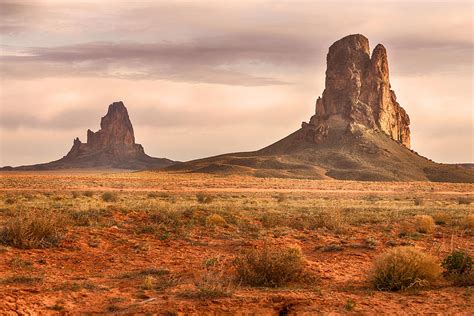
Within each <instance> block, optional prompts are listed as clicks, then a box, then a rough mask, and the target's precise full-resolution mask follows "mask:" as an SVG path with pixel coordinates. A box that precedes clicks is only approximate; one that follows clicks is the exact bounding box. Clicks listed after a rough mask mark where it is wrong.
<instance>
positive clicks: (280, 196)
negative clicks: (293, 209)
mask: <svg viewBox="0 0 474 316" xmlns="http://www.w3.org/2000/svg"><path fill="white" fill-rule="evenodd" d="M276 199H277V202H278V203H282V202H285V201H286V200H288V195H286V194H285V193H280V194H278V196H277V197H276Z"/></svg>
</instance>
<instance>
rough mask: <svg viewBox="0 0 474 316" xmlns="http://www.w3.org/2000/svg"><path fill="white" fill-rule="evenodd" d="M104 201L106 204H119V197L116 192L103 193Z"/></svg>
mask: <svg viewBox="0 0 474 316" xmlns="http://www.w3.org/2000/svg"><path fill="white" fill-rule="evenodd" d="M102 200H103V201H104V202H117V200H118V196H117V193H114V192H104V193H102Z"/></svg>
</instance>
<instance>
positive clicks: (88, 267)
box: [0, 173, 474, 315]
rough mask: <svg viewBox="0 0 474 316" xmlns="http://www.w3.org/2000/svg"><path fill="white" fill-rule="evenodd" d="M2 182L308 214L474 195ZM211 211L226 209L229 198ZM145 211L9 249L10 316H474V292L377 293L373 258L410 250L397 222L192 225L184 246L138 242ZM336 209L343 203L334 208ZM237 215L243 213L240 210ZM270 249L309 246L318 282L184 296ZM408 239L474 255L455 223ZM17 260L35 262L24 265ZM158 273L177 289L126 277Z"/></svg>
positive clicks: (303, 186) (304, 184)
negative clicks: (246, 256)
mask: <svg viewBox="0 0 474 316" xmlns="http://www.w3.org/2000/svg"><path fill="white" fill-rule="evenodd" d="M0 184H1V186H0V192H2V194H3V198H4V199H5V198H6V197H12V196H13V197H15V196H16V195H17V194H23V192H25V191H28V192H30V193H35V192H52V193H51V194H52V197H54V196H56V195H61V194H62V195H64V194H70V193H69V191H76V190H91V191H111V190H112V189H115V190H117V191H118V192H122V191H123V194H127V195H126V196H127V198H128V197H130V198H132V196H133V194H134V192H135V191H137V194H142V195H143V194H145V193H142V191H143V192H148V191H156V192H162V191H167V192H170V194H172V195H173V196H174V195H179V194H181V193H182V194H183V195H186V196H189V195H190V194H191V193H192V192H197V191H205V192H208V191H209V192H213V193H219V194H223V197H226V196H227V195H229V194H232V193H238V194H239V196H241V197H242V198H246V199H248V198H250V199H261V200H262V201H267V200H268V199H271V194H273V193H281V192H285V193H287V194H292V196H295V199H296V197H298V198H300V199H301V200H302V201H300V202H298V203H301V205H303V204H304V203H312V202H310V201H312V200H311V199H313V198H314V199H321V200H325V201H326V202H325V203H332V202H333V201H334V203H336V202H337V203H342V204H341V205H345V204H343V203H347V205H350V204H351V203H353V204H355V203H358V202H357V201H363V203H365V204H364V207H365V206H366V204H368V205H369V206H370V203H375V202H370V199H369V200H367V196H369V197H372V198H374V197H376V198H377V199H381V201H380V200H379V202H377V203H379V204H377V207H380V205H382V203H384V204H383V205H388V206H384V207H390V206H389V205H390V203H392V202H393V203H402V202H403V203H405V201H400V199H407V198H412V197H413V196H423V197H424V198H425V199H427V200H429V202H428V205H427V206H426V208H428V207H434V206H436V207H437V208H440V209H441V208H442V207H446V208H448V206H445V205H448V204H449V203H451V204H449V207H451V208H453V209H454V207H458V206H455V205H454V204H453V203H454V202H449V203H448V202H446V201H447V200H448V199H452V198H453V196H457V195H459V196H461V195H462V196H468V195H472V194H473V188H474V187H473V185H469V184H467V185H466V184H439V183H419V182H416V183H374V182H370V183H363V182H354V181H341V182H339V181H311V180H288V179H255V178H235V177H227V178H226V177H224V178H223V177H212V176H200V175H181V174H179V175H174V174H161V173H159V174H155V173H145V174H143V173H141V174H137V173H132V174H120V173H102V174H81V173H75V174H67V173H62V174H58V173H53V174H51V173H50V174H46V173H42V174H39V175H38V174H33V173H15V174H12V173H4V174H2V175H1V179H0ZM121 194H122V193H121ZM226 194H227V195H226ZM247 194H248V196H247ZM49 198H51V197H49ZM306 199H308V200H306ZM58 201H59V202H58ZM58 201H56V203H64V204H67V203H68V200H67V199H64V198H63V199H61V200H58ZM318 201H319V200H318ZM341 201H342V202H341ZM344 201H345V202H344ZM395 201H397V202H395ZM18 203H19V202H18ZM18 203H17V204H14V205H7V204H2V206H1V207H2V211H3V212H6V211H8V212H12V211H15V209H20V208H21V206H25V207H30V206H31V205H34V201H33V202H28V203H30V204H27V202H24V203H25V205H18ZM31 203H33V204H31ZM213 203H214V204H217V203H220V200H219V198H218V199H217V201H214V202H213ZM226 203H227V202H226ZM232 203H233V202H229V203H228V204H225V205H232ZM262 203H267V202H262ZM291 203H293V202H288V205H289V206H291V205H292V204H291ZM321 203H322V202H321ZM410 203H411V202H410ZM443 203H444V204H443ZM137 205H138V206H137V207H136V208H135V209H133V210H129V211H127V212H124V211H123V210H121V206H120V205H119V204H117V203H111V204H108V205H107V206H106V209H107V210H108V211H109V212H110V214H111V215H110V217H111V218H110V220H112V221H113V225H106V226H87V227H81V226H73V227H68V229H67V232H66V235H65V238H64V239H63V240H62V242H61V244H60V246H59V247H55V248H48V249H27V250H26V249H17V248H13V247H9V246H0V279H1V280H4V281H3V282H2V283H0V311H1V312H0V313H1V314H7V315H8V314H11V315H16V314H55V313H71V314H77V313H125V314H135V313H158V314H163V315H177V314H179V315H181V314H182V315H203V314H207V315H209V314H210V315H227V314H228V315H278V314H280V315H285V313H287V314H294V315H319V314H321V315H323V314H324V315H334V314H345V313H354V314H367V315H374V314H390V315H414V314H434V315H473V314H474V295H473V288H470V287H464V288H463V287H454V286H452V285H451V284H450V283H449V282H447V281H445V280H443V279H440V280H439V282H437V283H436V284H435V285H433V286H432V287H430V288H428V289H424V290H419V291H406V292H397V293H390V292H379V291H376V290H374V289H373V288H372V287H371V285H370V284H369V283H368V275H369V274H370V271H371V268H372V262H373V259H374V258H375V257H376V256H377V255H378V254H380V253H382V252H383V251H384V250H386V249H387V248H389V247H391V246H393V245H400V244H404V243H406V239H404V238H401V237H399V236H398V231H399V229H400V225H399V223H397V222H396V221H395V222H391V223H383V222H379V223H374V224H360V225H351V226H350V227H349V228H348V231H347V232H345V233H343V234H341V233H334V232H331V231H328V230H325V229H323V230H319V229H318V230H307V229H302V230H296V231H295V230H291V231H289V233H286V234H281V235H277V234H276V233H275V231H268V230H262V232H261V234H260V236H259V237H257V238H249V237H247V236H245V234H244V235H242V234H231V233H230V231H233V227H230V228H228V227H218V228H214V229H212V230H207V229H203V228H194V230H193V231H192V232H191V233H190V234H189V236H187V237H186V238H176V239H174V238H170V239H166V240H161V239H159V238H156V236H154V235H150V234H137V233H136V231H135V229H134V227H135V225H136V224H137V223H140V222H146V221H147V217H146V216H144V215H143V214H142V213H141V212H140V206H139V204H137ZM222 205H224V204H222ZM235 205H236V206H238V205H241V204H237V203H235ZM337 205H339V204H336V207H337ZM394 205H395V204H394ZM202 207H203V208H205V207H208V206H202ZM209 207H212V204H210V206H209ZM271 207H273V206H271ZM271 207H270V208H271ZM331 207H333V206H331ZM374 207H375V204H374ZM394 207H395V206H394ZM473 211H474V210H473V207H472V204H471V205H468V206H463V212H468V213H469V212H470V213H472V212H473ZM235 212H239V210H238V209H236V210H235ZM2 218H3V220H5V218H7V217H6V215H2ZM367 238H370V239H371V240H374V241H375V243H374V244H375V245H374V247H371V248H364V247H359V246H358V245H361V244H363V243H364V240H367ZM263 240H267V241H268V240H270V241H271V242H272V243H275V244H282V245H297V246H299V247H301V249H302V251H303V254H304V256H305V258H306V260H307V264H308V271H311V272H312V273H314V275H316V276H317V278H318V280H317V281H316V282H315V283H314V284H311V285H309V286H303V287H298V286H289V287H284V288H277V289H271V288H252V287H246V286H242V285H240V286H235V288H233V293H232V294H231V296H229V297H216V298H207V299H201V298H193V297H186V296H185V295H183V293H186V291H187V290H190V289H191V290H192V289H194V283H195V280H196V278H198V277H199V275H200V274H201V273H203V271H204V270H205V269H203V262H204V261H205V260H206V259H209V258H219V262H222V266H223V267H224V268H225V269H226V270H225V272H226V274H229V275H231V274H232V273H233V271H232V266H231V264H230V263H231V262H232V260H233V258H234V257H235V255H236V254H237V253H238V252H239V251H240V250H241V249H246V248H249V247H255V246H258V245H261V244H262V242H263ZM409 242H410V243H411V244H412V245H414V246H416V247H417V248H420V249H423V250H425V251H427V252H430V253H432V254H435V255H437V256H439V257H442V256H443V255H445V254H447V253H448V252H449V251H450V250H451V249H452V248H453V246H455V247H458V248H463V249H466V250H468V251H469V252H470V253H471V254H473V253H474V239H473V236H472V235H469V234H465V233H464V231H462V230H460V229H459V228H457V227H452V226H437V228H436V231H435V232H434V233H432V234H427V235H423V236H418V237H417V238H414V239H413V240H409ZM331 244H337V245H342V249H340V250H339V251H332V252H330V251H328V252H325V251H320V250H319V249H320V247H321V246H326V245H331ZM14 262H26V264H23V265H22V264H16V265H15V264H13V263H14ZM149 268H166V269H167V270H169V273H170V276H172V283H173V285H172V286H170V287H167V288H165V289H164V290H157V289H155V288H153V289H148V288H146V287H144V286H143V280H142V279H140V278H138V277H124V275H127V273H128V275H132V274H133V273H134V272H135V273H136V272H139V271H143V270H145V269H149ZM25 275H26V276H29V277H31V276H34V277H38V279H37V280H36V279H34V278H33V279H32V280H31V279H29V280H28V281H25V282H6V281H5V280H8V279H9V278H12V277H14V276H25ZM160 282H161V281H160ZM163 282H165V281H163Z"/></svg>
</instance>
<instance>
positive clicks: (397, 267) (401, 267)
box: [371, 246, 441, 291]
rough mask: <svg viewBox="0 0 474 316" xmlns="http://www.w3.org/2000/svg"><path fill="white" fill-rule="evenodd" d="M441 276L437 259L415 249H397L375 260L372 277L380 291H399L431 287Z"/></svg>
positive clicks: (374, 284) (403, 247)
mask: <svg viewBox="0 0 474 316" xmlns="http://www.w3.org/2000/svg"><path fill="white" fill-rule="evenodd" d="M440 274H441V267H440V266H439V264H438V263H437V262H436V260H435V258H434V257H432V256H430V255H428V254H425V253H423V252H421V251H419V250H417V249H416V248H414V247H409V246H408V247H407V246H402V247H396V248H392V249H390V250H388V251H387V252H385V253H384V254H382V255H380V256H379V257H377V258H376V259H375V262H374V269H373V273H372V276H371V281H372V284H373V286H374V287H375V288H376V289H377V290H380V291H399V290H405V289H408V288H420V287H425V286H429V285H430V284H431V283H432V282H434V281H435V280H436V279H437V278H438V277H439V275H440Z"/></svg>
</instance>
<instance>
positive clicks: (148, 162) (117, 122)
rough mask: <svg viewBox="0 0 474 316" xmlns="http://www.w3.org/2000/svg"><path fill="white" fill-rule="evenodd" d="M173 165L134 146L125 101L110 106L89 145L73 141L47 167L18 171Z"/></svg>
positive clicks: (91, 132) (89, 134)
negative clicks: (65, 153)
mask: <svg viewBox="0 0 474 316" xmlns="http://www.w3.org/2000/svg"><path fill="white" fill-rule="evenodd" d="M173 163H174V162H173V161H172V160H169V159H165V158H153V157H150V156H148V155H147V154H145V151H144V149H143V146H142V145H140V144H136V143H135V134H134V132H133V126H132V122H131V121H130V118H129V116H128V111H127V108H126V107H125V105H124V104H123V102H121V101H120V102H114V103H112V104H111V105H109V109H108V111H107V114H106V115H105V116H104V117H102V119H101V121H100V130H99V131H97V132H93V131H91V130H90V129H89V130H87V142H86V143H83V142H81V141H80V140H79V138H76V139H74V142H73V145H72V148H71V150H70V151H69V152H68V154H67V155H66V156H64V157H63V158H61V159H59V160H56V161H53V162H50V163H45V164H38V165H32V166H22V167H17V168H13V169H17V170H51V169H74V168H95V169H98V168H117V169H132V170H138V169H151V168H153V169H156V168H163V167H167V166H170V165H171V164H173Z"/></svg>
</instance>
